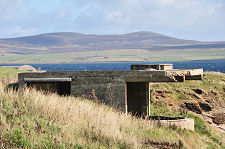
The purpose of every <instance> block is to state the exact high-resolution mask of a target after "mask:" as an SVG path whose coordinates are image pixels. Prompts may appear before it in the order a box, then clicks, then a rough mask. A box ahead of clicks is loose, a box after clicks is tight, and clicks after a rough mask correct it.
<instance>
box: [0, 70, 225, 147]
mask: <svg viewBox="0 0 225 149" xmlns="http://www.w3.org/2000/svg"><path fill="white" fill-rule="evenodd" d="M15 71H16V70H15ZM15 71H12V70H11V69H9V70H8V69H6V68H4V69H0V74H1V75H2V74H7V73H9V74H8V75H6V76H11V77H6V78H5V77H3V78H2V79H1V81H0V97H1V98H0V100H1V101H0V102H1V108H0V116H1V119H0V133H1V135H0V144H1V148H75V149H82V148H102V149H103V148H121V149H122V148H123V149H124V148H163V147H166V148H188V149H192V148H225V140H224V138H225V136H224V134H222V133H220V132H219V131H217V130H216V129H214V128H213V127H211V126H210V125H209V124H208V123H207V122H206V121H205V120H204V119H203V118H202V117H201V115H200V114H196V113H194V112H191V111H188V112H187V113H184V112H181V111H179V109H177V110H175V109H171V108H170V106H169V103H168V99H173V101H172V102H173V105H174V106H176V105H177V106H178V105H179V103H180V102H183V101H184V100H187V98H188V99H189V95H190V94H188V93H189V92H191V89H190V88H200V89H202V90H204V91H205V92H206V93H208V92H211V90H213V91H215V92H217V93H218V94H217V95H216V96H218V97H220V96H223V95H224V90H223V89H224V87H225V85H224V84H223V79H225V76H224V74H221V73H207V74H206V77H205V79H204V80H203V81H202V82H201V81H197V83H194V82H192V81H187V82H185V84H183V85H182V84H175V83H169V84H167V83H164V84H152V87H153V88H152V89H153V92H154V93H153V97H152V103H153V105H152V109H151V111H152V115H178V116H185V117H191V118H193V119H194V120H195V131H189V130H181V129H180V128H177V127H174V126H173V127H165V126H163V125H161V124H160V123H159V122H158V121H156V122H154V121H149V120H147V119H140V118H136V117H133V116H131V115H125V114H124V113H122V112H120V111H118V110H116V109H113V108H111V107H109V106H107V105H105V104H102V103H95V102H93V101H90V100H87V99H84V98H74V97H69V96H68V97H67V96H66V97H63V96H58V95H56V94H51V93H48V94H46V93H42V92H38V91H35V90H32V89H26V90H25V91H24V92H23V94H19V93H18V92H17V91H16V90H12V89H10V88H9V86H8V84H9V83H13V82H14V81H15V79H16V78H14V76H15V73H18V72H15ZM11 74H13V75H11ZM4 76H5V75H4ZM218 84H219V85H218ZM7 86H8V87H7ZM177 88H178V89H177ZM159 90H161V91H163V90H168V91H169V92H171V93H168V98H164V97H163V98H158V99H157V96H158V95H156V93H157V91H159ZM193 94H194V93H193ZM218 99H219V98H218ZM221 100H222V102H221V103H220V102H218V101H215V103H219V104H218V105H217V104H215V105H214V104H213V103H214V102H213V103H212V105H214V106H217V107H222V105H223V104H224V102H223V101H224V98H222V99H221Z"/></svg>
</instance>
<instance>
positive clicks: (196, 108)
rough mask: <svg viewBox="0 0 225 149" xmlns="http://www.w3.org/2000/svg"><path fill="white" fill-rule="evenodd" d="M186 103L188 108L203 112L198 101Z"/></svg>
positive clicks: (199, 112) (198, 112)
mask: <svg viewBox="0 0 225 149" xmlns="http://www.w3.org/2000/svg"><path fill="white" fill-rule="evenodd" d="M184 105H185V107H186V108H187V109H188V110H190V111H193V112H195V113H197V114H202V110H201V107H200V106H199V104H198V103H193V102H185V103H184Z"/></svg>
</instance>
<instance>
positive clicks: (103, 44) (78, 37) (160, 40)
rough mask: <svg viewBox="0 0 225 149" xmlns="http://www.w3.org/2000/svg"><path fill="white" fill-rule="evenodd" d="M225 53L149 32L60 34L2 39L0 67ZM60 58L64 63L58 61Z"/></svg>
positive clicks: (216, 46)
mask: <svg viewBox="0 0 225 149" xmlns="http://www.w3.org/2000/svg"><path fill="white" fill-rule="evenodd" d="M224 49H225V42H200V41H193V40H182V39H178V38H173V37H169V36H165V35H161V34H158V33H153V32H148V31H141V32H134V33H129V34H123V35H93V34H80V33H72V32H61V33H48V34H41V35H35V36H27V37H18V38H7V39H0V55H1V58H2V61H1V60H0V63H35V62H42V63H46V61H47V60H46V59H50V60H49V62H47V63H61V62H88V61H137V60H138V61H155V60H154V58H153V56H152V55H153V54H157V52H169V51H178V52H181V55H185V53H187V51H185V50H189V51H191V52H192V51H194V52H200V53H201V52H204V53H209V54H208V55H207V56H210V57H207V56H206V57H205V59H216V58H221V57H222V58H223V57H224ZM203 50H204V51H203ZM218 50H219V51H218ZM221 50H222V52H221ZM212 51H213V53H214V52H215V51H216V53H217V52H219V53H220V55H213V56H212V54H211V53H210V52H212ZM111 53H114V56H111ZM115 53H116V54H115ZM143 53H144V54H143ZM221 53H222V54H221ZM174 54H176V52H174V53H173V54H172V55H174ZM146 55H148V56H146ZM149 55H150V56H149ZM29 57H31V59H34V60H33V61H32V60H30V59H29ZM59 57H63V58H65V60H61V61H59V60H58V58H59ZM162 57H165V56H162ZM45 58H46V59H45ZM160 58H161V57H160ZM169 58H171V57H169ZM171 59H174V58H171ZM195 59H198V57H196V58H195ZM3 60H4V61H5V62H3ZM165 60H167V59H165Z"/></svg>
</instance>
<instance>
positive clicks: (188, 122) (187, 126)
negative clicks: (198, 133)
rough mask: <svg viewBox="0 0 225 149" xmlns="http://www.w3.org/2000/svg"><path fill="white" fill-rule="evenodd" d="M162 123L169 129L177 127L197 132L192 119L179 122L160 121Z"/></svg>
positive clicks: (179, 120)
mask: <svg viewBox="0 0 225 149" xmlns="http://www.w3.org/2000/svg"><path fill="white" fill-rule="evenodd" d="M160 122H161V123H162V124H163V125H166V126H169V127H170V126H173V125H175V126H177V127H179V128H181V129H187V130H192V131H194V130H195V127H194V120H193V119H191V118H184V119H178V120H160Z"/></svg>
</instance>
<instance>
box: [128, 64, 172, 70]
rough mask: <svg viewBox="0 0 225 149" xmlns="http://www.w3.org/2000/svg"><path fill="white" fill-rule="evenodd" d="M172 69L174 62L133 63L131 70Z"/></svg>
mask: <svg viewBox="0 0 225 149" xmlns="http://www.w3.org/2000/svg"><path fill="white" fill-rule="evenodd" d="M146 69H149V70H151V69H155V70H172V69H173V64H133V65H131V70H146Z"/></svg>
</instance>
